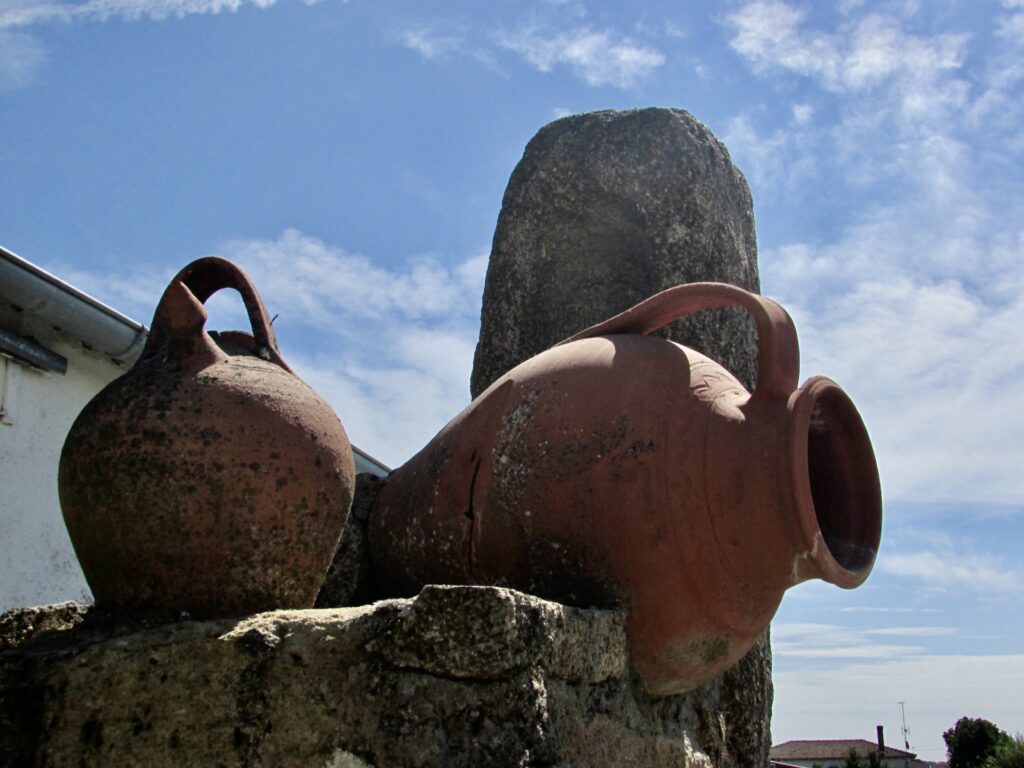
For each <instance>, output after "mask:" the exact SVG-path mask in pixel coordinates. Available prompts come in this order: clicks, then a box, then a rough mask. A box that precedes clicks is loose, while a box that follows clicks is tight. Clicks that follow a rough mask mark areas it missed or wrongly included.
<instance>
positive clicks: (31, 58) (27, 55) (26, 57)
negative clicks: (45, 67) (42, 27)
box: [0, 28, 46, 90]
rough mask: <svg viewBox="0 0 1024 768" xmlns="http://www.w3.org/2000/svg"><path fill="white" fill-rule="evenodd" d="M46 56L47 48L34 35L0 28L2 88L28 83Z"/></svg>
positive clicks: (0, 74) (0, 79)
mask: <svg viewBox="0 0 1024 768" xmlns="http://www.w3.org/2000/svg"><path fill="white" fill-rule="evenodd" d="M45 58H46V51H45V49H44V48H43V46H42V44H41V43H40V42H39V41H38V40H36V39H35V38H33V37H32V36H30V35H26V34H22V33H19V32H13V31H9V30H5V29H3V28H0V90H6V89H10V88H22V87H24V86H26V85H28V84H29V83H30V82H32V80H33V78H34V77H35V74H36V71H37V70H38V69H39V66H40V65H41V64H42V63H43V61H44V60H45Z"/></svg>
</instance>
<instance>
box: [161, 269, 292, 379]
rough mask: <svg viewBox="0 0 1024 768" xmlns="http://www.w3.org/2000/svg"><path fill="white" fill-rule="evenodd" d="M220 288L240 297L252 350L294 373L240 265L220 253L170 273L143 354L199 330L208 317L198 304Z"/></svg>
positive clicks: (202, 302) (264, 307) (205, 300)
mask: <svg viewBox="0 0 1024 768" xmlns="http://www.w3.org/2000/svg"><path fill="white" fill-rule="evenodd" d="M222 288H234V289H235V290H236V291H238V293H239V294H241V296H242V303H243V304H244V305H245V311H246V313H247V314H248V316H249V324H250V326H251V327H252V336H253V339H254V341H255V346H254V348H253V352H254V353H255V354H256V355H257V356H258V357H261V358H263V359H264V360H267V361H269V362H272V363H274V364H276V365H279V366H280V367H282V368H284V369H285V370H286V371H288V372H289V373H294V372H293V371H292V369H291V368H290V367H289V366H288V364H287V363H285V361H284V359H283V358H282V357H281V353H280V351H279V350H278V348H277V336H276V335H275V334H274V328H273V326H272V325H271V324H270V320H269V318H268V317H267V308H266V306H265V305H264V304H263V299H262V298H260V295H259V293H258V292H257V291H256V287H255V286H254V285H253V284H252V281H251V280H250V279H249V276H248V275H246V274H245V272H243V271H242V269H241V268H240V267H238V266H237V265H236V264H234V263H232V262H230V261H228V260H227V259H224V258H221V257H220V256H207V257H204V258H201V259H196V260H195V261H193V262H192V263H191V264H188V265H186V266H185V267H184V268H183V269H182V270H181V271H180V272H179V273H178V274H177V275H175V276H174V279H173V280H171V282H170V285H168V286H167V290H166V291H164V295H163V297H162V298H161V299H160V303H159V304H158V305H157V308H156V312H155V313H154V315H153V328H152V329H151V330H150V333H149V339H148V340H147V341H146V349H145V350H144V351H143V355H144V356H145V355H146V353H147V352H149V351H151V350H152V349H155V348H156V347H157V346H158V345H159V344H160V343H161V342H162V341H163V340H164V338H165V337H167V336H172V335H179V334H181V333H183V332H186V333H195V332H202V331H203V326H204V325H205V323H206V318H207V316H208V315H207V312H206V309H205V307H203V306H202V305H203V304H205V303H206V302H207V300H208V299H209V298H210V297H211V296H212V295H213V294H215V293H216V292H217V291H219V290H221V289H222ZM183 289H186V290H184V291H183ZM183 315H184V316H183Z"/></svg>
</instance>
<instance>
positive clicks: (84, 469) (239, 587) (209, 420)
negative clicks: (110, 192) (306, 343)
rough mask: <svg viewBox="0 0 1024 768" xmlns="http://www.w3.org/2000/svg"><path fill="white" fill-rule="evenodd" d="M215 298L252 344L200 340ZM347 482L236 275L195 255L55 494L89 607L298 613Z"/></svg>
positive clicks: (308, 392) (348, 493)
mask: <svg viewBox="0 0 1024 768" xmlns="http://www.w3.org/2000/svg"><path fill="white" fill-rule="evenodd" d="M221 288H234V289H235V290H237V291H238V292H239V293H240V294H241V296H242V300H243V302H244V304H245V308H246V310H247V312H248V315H249V321H250V323H251V325H252V335H249V334H247V333H242V332H239V331H231V332H227V333H222V334H216V333H213V334H210V333H207V332H206V331H205V330H204V325H205V322H206V318H207V312H206V309H205V307H204V306H203V304H204V303H205V302H206V300H207V299H208V298H209V297H210V296H211V295H212V294H213V293H215V292H216V291H218V290H220V289H221ZM354 476H355V467H354V464H353V459H352V449H351V447H350V445H349V441H348V438H347V437H346V435H345V430H344V429H343V428H342V426H341V423H340V422H339V421H338V417H337V416H336V415H335V414H334V412H333V411H332V410H331V408H330V406H328V405H327V403H325V402H324V401H323V400H322V399H321V398H320V397H319V396H318V395H317V394H316V393H315V392H314V391H313V390H312V389H310V388H309V387H308V386H306V384H304V383H303V382H302V381H301V380H300V379H299V378H298V377H297V376H296V375H295V374H294V373H293V372H292V370H291V369H290V368H289V367H288V366H287V365H286V364H285V362H284V360H282V359H281V356H280V354H279V353H278V349H277V342H276V340H275V338H274V331H273V329H272V328H271V325H270V322H269V321H268V319H267V312H266V309H265V307H264V306H263V302H262V300H261V299H260V297H259V295H258V294H257V293H256V290H255V289H254V288H253V285H252V283H251V282H250V281H249V279H248V277H247V276H246V275H245V273H243V272H242V270H240V269H239V268H238V267H237V266H235V265H234V264H232V263H231V262H229V261H226V260H224V259H220V258H205V259H200V260H198V261H195V262H193V263H192V264H189V265H188V266H187V267H185V268H184V269H183V270H182V271H181V272H180V273H178V275H177V276H176V277H175V278H174V279H173V280H172V281H171V284H170V285H169V286H168V288H167V290H166V291H165V293H164V295H163V298H161V300H160V304H159V306H158V307H157V309H156V314H155V315H154V317H153V327H152V330H151V331H150V334H149V338H148V341H147V344H146V347H145V349H144V351H143V353H142V356H141V357H140V358H139V360H138V362H137V363H136V364H135V366H134V367H133V368H132V369H131V370H130V371H128V373H126V374H125V375H124V376H122V377H121V378H119V379H117V380H115V381H113V382H111V384H109V385H108V386H107V387H106V388H105V389H104V390H103V391H101V392H100V393H99V394H98V395H97V396H96V397H95V398H93V400H92V401H91V402H90V403H89V404H88V405H87V406H86V407H85V409H84V410H83V411H82V413H81V414H80V415H79V417H78V419H77V420H76V421H75V423H74V426H72V428H71V432H70V433H69V434H68V437H67V440H66V442H65V444H64V451H63V453H62V455H61V461H60V476H59V488H60V501H61V507H62V508H63V512H64V520H65V523H66V524H67V528H68V532H69V534H70V535H71V541H72V543H73V544H74V547H75V552H76V554H77V555H78V559H79V562H80V563H81V565H82V570H83V571H84V572H85V578H86V580H87V581H88V582H89V586H90V587H91V588H92V591H93V594H94V596H95V598H96V601H97V604H98V605H107V606H120V607H126V608H135V609H147V610H157V611H175V612H177V611H186V612H188V613H190V614H191V615H193V616H196V617H203V618H211V617H221V616H234V615H242V614H248V613H254V612H257V611H264V610H270V609H275V608H306V607H311V606H312V605H313V602H314V600H315V599H316V595H317V592H318V591H319V589H320V585H321V584H322V582H323V578H324V575H325V574H326V572H327V568H328V566H329V565H330V562H331V559H332V557H333V555H334V550H335V546H336V544H337V542H338V538H339V536H340V535H341V531H342V528H343V527H344V524H345V519H346V516H347V514H348V510H349V507H350V506H351V501H352V490H353V483H354Z"/></svg>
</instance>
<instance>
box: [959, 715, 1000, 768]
mask: <svg viewBox="0 0 1024 768" xmlns="http://www.w3.org/2000/svg"><path fill="white" fill-rule="evenodd" d="M942 738H943V740H945V742H946V754H947V756H948V757H949V768H985V762H986V761H987V760H988V759H989V758H990V757H993V756H994V755H995V754H996V751H997V749H998V748H999V747H1000V745H1002V744H1003V742H1004V741H1007V740H1009V738H1010V737H1009V736H1007V735H1006V734H1005V733H1004V732H1003V731H1001V730H999V728H997V727H996V726H995V725H994V724H993V723H990V722H989V721H988V720H985V719H984V718H980V717H977V718H974V717H961V718H960V719H959V720H957V721H956V725H954V726H953V727H952V728H950V729H949V730H948V731H946V732H945V733H943V734H942Z"/></svg>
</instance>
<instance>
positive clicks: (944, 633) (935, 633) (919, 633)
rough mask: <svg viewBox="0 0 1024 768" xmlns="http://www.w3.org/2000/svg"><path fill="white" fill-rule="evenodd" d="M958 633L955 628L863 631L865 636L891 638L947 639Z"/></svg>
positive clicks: (902, 628) (900, 628)
mask: <svg viewBox="0 0 1024 768" xmlns="http://www.w3.org/2000/svg"><path fill="white" fill-rule="evenodd" d="M958 632H959V630H958V629H956V627H885V628H883V629H868V630H865V632H864V634H865V635H887V636H892V637H949V636H950V635H955V634H957V633H958Z"/></svg>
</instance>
